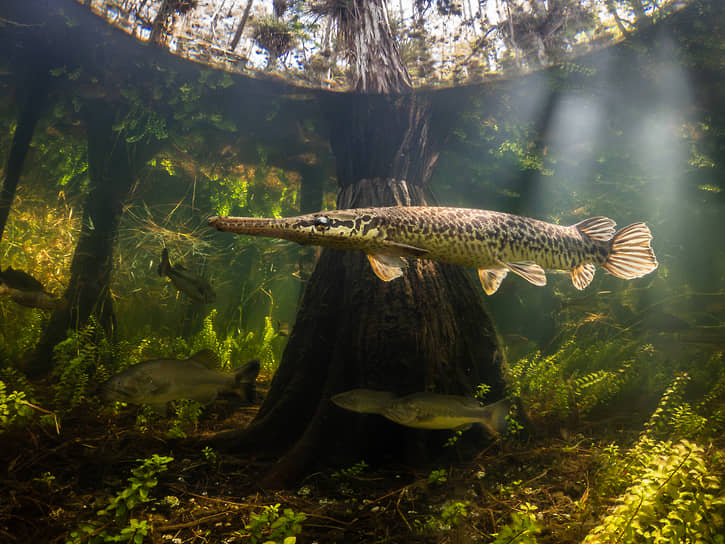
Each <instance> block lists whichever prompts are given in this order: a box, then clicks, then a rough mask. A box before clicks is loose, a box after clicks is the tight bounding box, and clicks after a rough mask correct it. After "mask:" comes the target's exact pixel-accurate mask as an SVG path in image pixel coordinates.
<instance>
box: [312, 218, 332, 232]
mask: <svg viewBox="0 0 725 544" xmlns="http://www.w3.org/2000/svg"><path fill="white" fill-rule="evenodd" d="M313 225H315V229H316V230H319V231H320V232H324V231H326V230H327V229H329V228H330V220H329V219H328V218H327V217H325V216H324V215H321V216H319V217H315V221H314V223H313Z"/></svg>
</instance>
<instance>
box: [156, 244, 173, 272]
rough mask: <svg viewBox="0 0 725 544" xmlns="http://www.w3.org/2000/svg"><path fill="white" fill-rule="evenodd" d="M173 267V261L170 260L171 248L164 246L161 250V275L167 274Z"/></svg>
mask: <svg viewBox="0 0 725 544" xmlns="http://www.w3.org/2000/svg"><path fill="white" fill-rule="evenodd" d="M170 269H171V263H170V262H169V250H168V249H166V248H164V249H163V250H162V251H161V262H160V263H159V268H158V270H159V276H166V275H168V273H169V270H170Z"/></svg>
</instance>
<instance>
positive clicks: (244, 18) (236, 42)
mask: <svg viewBox="0 0 725 544" xmlns="http://www.w3.org/2000/svg"><path fill="white" fill-rule="evenodd" d="M253 2H254V0H247V7H246V8H244V14H243V15H242V20H241V21H240V22H239V26H238V27H237V31H236V32H235V33H234V37H233V38H232V43H230V44H229V50H230V51H234V50H235V49H236V48H237V45H239V40H241V39H242V32H244V27H245V26H247V19H249V12H250V11H252V3H253Z"/></svg>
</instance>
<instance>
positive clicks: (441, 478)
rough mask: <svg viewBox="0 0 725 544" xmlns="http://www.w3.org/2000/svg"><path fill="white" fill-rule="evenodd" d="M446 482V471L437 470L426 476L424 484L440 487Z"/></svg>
mask: <svg viewBox="0 0 725 544" xmlns="http://www.w3.org/2000/svg"><path fill="white" fill-rule="evenodd" d="M446 480H448V478H447V477H446V471H445V470H444V469H439V470H433V471H431V473H430V474H428V478H427V479H426V482H427V484H428V485H441V484H443V483H445V482H446Z"/></svg>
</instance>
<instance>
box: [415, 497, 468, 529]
mask: <svg viewBox="0 0 725 544" xmlns="http://www.w3.org/2000/svg"><path fill="white" fill-rule="evenodd" d="M469 508H470V505H469V504H468V503H467V502H461V501H447V502H445V503H444V504H442V505H441V506H440V507H439V511H438V513H435V514H429V515H427V516H426V517H425V518H424V519H422V520H416V521H415V525H416V528H417V529H418V531H419V532H422V533H436V532H439V531H450V530H451V529H453V528H454V527H456V526H457V525H459V524H460V523H461V522H462V521H463V520H464V519H465V518H466V517H467V516H468V514H469Z"/></svg>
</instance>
